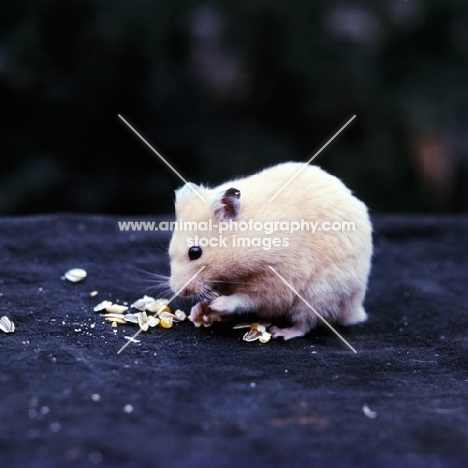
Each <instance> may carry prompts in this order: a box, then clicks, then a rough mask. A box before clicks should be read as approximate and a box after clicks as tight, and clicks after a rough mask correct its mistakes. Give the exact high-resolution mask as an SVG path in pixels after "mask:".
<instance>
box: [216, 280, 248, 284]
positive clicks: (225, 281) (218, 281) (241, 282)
mask: <svg viewBox="0 0 468 468" xmlns="http://www.w3.org/2000/svg"><path fill="white" fill-rule="evenodd" d="M211 282H212V283H223V284H247V283H248V281H228V280H212V281H211Z"/></svg>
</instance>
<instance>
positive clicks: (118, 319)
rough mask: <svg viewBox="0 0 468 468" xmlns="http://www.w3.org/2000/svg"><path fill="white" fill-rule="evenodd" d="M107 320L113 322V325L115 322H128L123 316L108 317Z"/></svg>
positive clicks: (123, 323)
mask: <svg viewBox="0 0 468 468" xmlns="http://www.w3.org/2000/svg"><path fill="white" fill-rule="evenodd" d="M105 320H106V321H108V322H112V326H114V323H120V324H121V325H125V324H126V323H127V322H126V321H125V320H124V319H123V318H121V317H106V318H105ZM116 326H117V325H116Z"/></svg>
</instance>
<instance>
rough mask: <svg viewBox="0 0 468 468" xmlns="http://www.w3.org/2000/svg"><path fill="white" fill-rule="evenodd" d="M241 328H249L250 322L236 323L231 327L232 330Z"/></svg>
mask: <svg viewBox="0 0 468 468" xmlns="http://www.w3.org/2000/svg"><path fill="white" fill-rule="evenodd" d="M241 328H251V326H250V323H238V324H236V325H234V326H233V327H232V329H233V330H239V329H241Z"/></svg>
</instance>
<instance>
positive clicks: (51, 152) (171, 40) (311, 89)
mask: <svg viewBox="0 0 468 468" xmlns="http://www.w3.org/2000/svg"><path fill="white" fill-rule="evenodd" d="M0 103H1V113H0V119H1V122H0V123H1V125H0V159H1V162H0V215H16V214H33V213H44V212H57V211H68V212H88V213H90V212H92V213H109V214H153V213H161V212H170V211H172V198H173V194H172V191H173V190H174V189H176V188H177V187H178V186H180V180H179V179H178V178H176V177H175V176H174V174H172V173H171V172H170V171H169V170H168V169H167V168H166V167H165V166H164V165H163V164H162V163H161V162H160V161H157V160H156V159H155V157H154V155H152V153H151V152H150V150H149V149H148V148H146V147H145V146H144V145H143V144H142V143H141V142H140V141H139V140H138V139H137V138H136V137H135V136H134V135H133V134H132V133H131V131H130V130H129V129H128V128H127V127H126V126H125V125H124V124H123V123H122V122H121V121H120V120H119V119H118V117H117V114H119V113H121V114H122V115H123V116H124V117H125V118H126V119H128V121H129V122H130V123H132V124H133V125H134V126H135V127H136V128H137V129H138V130H139V131H140V132H141V133H142V134H143V135H144V136H145V137H146V138H147V139H148V140H149V141H150V142H151V143H152V144H153V145H154V146H155V147H156V148H157V149H158V150H159V151H160V152H161V153H162V154H163V155H165V156H166V157H167V159H168V160H169V161H170V162H171V163H172V164H173V165H174V166H175V167H177V168H178V170H179V171H180V172H181V173H182V174H183V175H184V176H185V177H186V178H188V179H191V180H193V181H195V182H207V183H210V184H215V183H218V182H221V181H222V180H225V179H227V178H230V177H235V176H240V175H244V174H248V173H250V172H253V171H257V170H259V169H260V168H263V167H264V166H268V165H272V164H274V163H277V162H280V161H286V160H297V161H305V160H307V159H308V158H309V157H310V156H311V155H312V154H313V153H314V152H315V151H317V150H318V149H319V148H320V147H321V146H322V145H323V144H324V143H325V142H326V141H327V140H328V139H329V138H330V137H331V136H332V135H333V134H334V133H335V132H336V131H337V130H338V129H339V128H340V127H341V126H342V125H343V124H344V123H345V122H346V121H347V120H348V119H349V118H351V117H352V116H353V115H354V114H356V115H357V119H356V120H355V121H354V122H353V123H352V124H351V125H350V126H349V127H348V128H347V129H346V130H345V131H344V132H343V134H342V135H340V136H339V137H338V139H337V140H336V141H335V142H333V144H332V145H330V147H328V148H327V149H326V150H325V151H324V153H322V154H321V155H320V156H319V157H318V158H317V159H316V163H317V164H319V165H321V166H322V167H323V168H324V169H326V170H328V171H330V172H332V173H333V174H335V175H337V176H339V177H340V178H342V179H343V180H344V181H345V183H346V184H347V185H348V186H349V187H350V188H351V189H352V190H354V192H355V193H356V194H357V195H358V196H359V197H360V198H362V199H364V200H365V201H366V203H367V204H368V205H369V207H370V209H371V210H372V211H374V212H379V211H381V212H385V211H387V212H398V211H399V212H428V211H430V212H460V211H467V210H468V194H467V189H466V188H465V187H466V185H467V184H466V181H467V176H466V174H467V166H468V156H467V149H468V131H467V127H468V106H467V104H468V3H467V2H466V1H464V0H459V1H456V0H424V1H422V0H408V1H405V0H386V1H376V0H359V1H344V0H314V1H304V0H290V1H288V2H278V1H268V0H260V1H252V0H248V1H245V0H236V1H228V0H222V1H221V0H220V1H206V2H202V1H188V0H187V1H174V0H167V1H148V0H146V1H145V0H139V1H129V0H112V1H111V0H108V1H104V0H101V1H95V0H93V1H90V0H89V1H88V0H67V1H66V2H64V1H63V0H41V1H32V0H3V1H2V3H1V6H0Z"/></svg>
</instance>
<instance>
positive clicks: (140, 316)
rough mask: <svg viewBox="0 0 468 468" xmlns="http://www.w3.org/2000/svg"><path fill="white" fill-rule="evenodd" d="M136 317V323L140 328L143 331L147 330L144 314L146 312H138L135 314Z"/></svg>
mask: <svg viewBox="0 0 468 468" xmlns="http://www.w3.org/2000/svg"><path fill="white" fill-rule="evenodd" d="M137 317H138V324H139V325H140V328H141V329H142V330H143V331H148V327H149V324H148V316H147V315H146V312H138V314H137Z"/></svg>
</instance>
